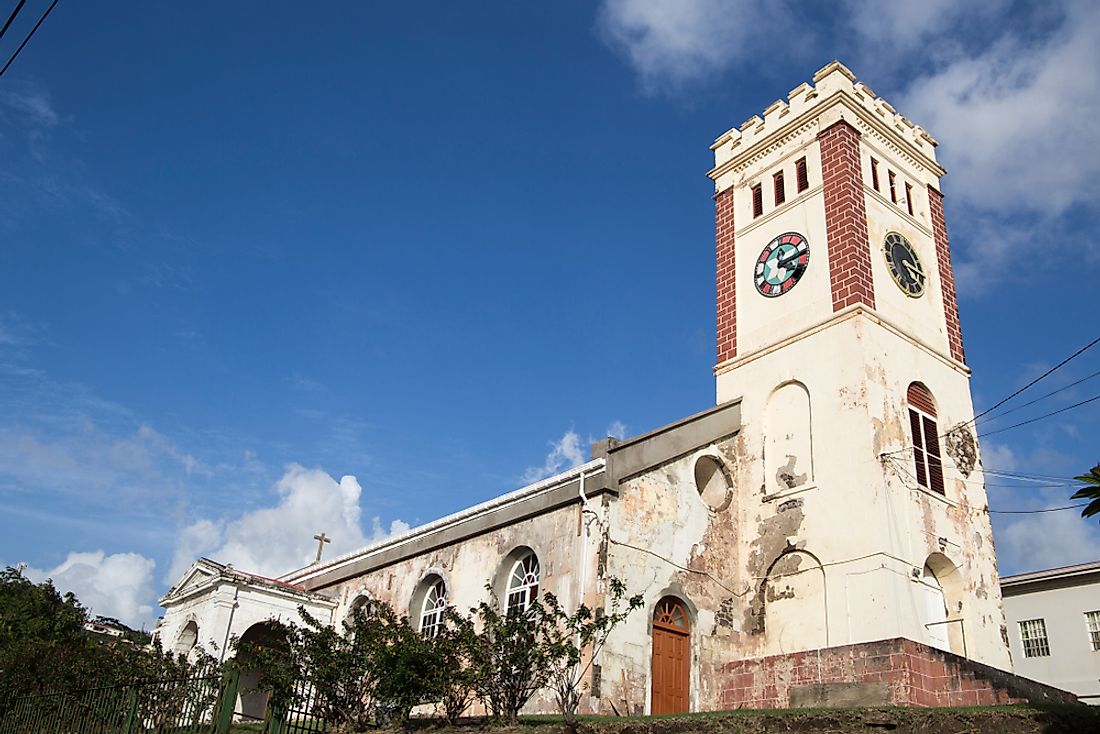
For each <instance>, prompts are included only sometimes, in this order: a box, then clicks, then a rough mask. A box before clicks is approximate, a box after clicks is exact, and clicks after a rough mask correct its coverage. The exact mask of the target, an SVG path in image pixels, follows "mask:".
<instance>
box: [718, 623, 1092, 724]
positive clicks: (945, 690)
mask: <svg viewBox="0 0 1100 734" xmlns="http://www.w3.org/2000/svg"><path fill="white" fill-rule="evenodd" d="M722 674H723V680H724V684H723V687H722V694H721V708H723V709H737V708H797V707H807V706H888V705H892V706H982V705H992V704H1003V703H1075V702H1076V701H1077V697H1076V696H1074V695H1073V694H1072V693H1068V692H1067V691H1063V690H1060V689H1058V688H1053V687H1051V686H1048V685H1044V684H1042V683H1037V682H1035V681H1033V680H1029V679H1027V678H1021V677H1020V676H1018V675H1013V674H1012V673H1008V672H1005V671H1003V670H998V669H997V668H993V667H990V666H988V665H983V664H981V663H976V662H974V661H973V660H968V659H966V658H963V657H960V656H958V655H953V654H951V653H949V652H944V651H942V650H937V649H936V648H933V647H929V646H927V645H922V644H920V643H918V642H913V641H912V640H906V639H903V638H900V637H899V638H894V639H890V640H879V641H877V642H865V643H861V644H858V645H844V646H842V647H828V648H823V649H820V650H807V651H805V652H797V653H791V654H788V655H774V656H771V657H766V658H757V659H752V660H738V661H736V662H732V663H728V664H726V665H725V666H723V667H722Z"/></svg>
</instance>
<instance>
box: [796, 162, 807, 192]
mask: <svg viewBox="0 0 1100 734" xmlns="http://www.w3.org/2000/svg"><path fill="white" fill-rule="evenodd" d="M794 171H795V176H796V178H797V179H798V193H800V194H801V193H802V192H803V191H805V190H806V189H808V188H810V175H809V173H808V172H807V171H806V159H805V158H799V159H798V160H797V161H795V164H794Z"/></svg>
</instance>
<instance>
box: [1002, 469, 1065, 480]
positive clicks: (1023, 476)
mask: <svg viewBox="0 0 1100 734" xmlns="http://www.w3.org/2000/svg"><path fill="white" fill-rule="evenodd" d="M982 471H984V472H985V473H986V474H992V475H994V476H998V477H1005V478H1006V479H1019V480H1021V481H1023V480H1027V481H1032V482H1038V481H1044V480H1045V481H1058V482H1072V481H1074V480H1073V477H1059V476H1055V475H1053V474H1029V473H1028V472H1017V471H1005V470H1004V469H990V468H988V467H982Z"/></svg>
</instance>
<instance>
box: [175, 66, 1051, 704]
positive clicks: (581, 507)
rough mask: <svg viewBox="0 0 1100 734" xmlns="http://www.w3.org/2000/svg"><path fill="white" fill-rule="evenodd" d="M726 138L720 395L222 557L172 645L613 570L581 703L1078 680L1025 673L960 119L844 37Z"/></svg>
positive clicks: (185, 589)
mask: <svg viewBox="0 0 1100 734" xmlns="http://www.w3.org/2000/svg"><path fill="white" fill-rule="evenodd" d="M711 149H712V150H713V151H714V168H713V169H711V171H710V172H709V173H708V176H709V177H710V178H711V179H712V180H713V181H714V202H715V211H716V275H717V317H718V318H717V347H718V349H717V363H716V364H715V365H714V376H715V406H714V407H712V408H710V409H708V410H705V411H703V412H701V413H698V414H695V415H691V416H688V417H686V418H684V419H682V420H679V421H677V422H675V423H672V424H670V425H666V426H662V427H660V428H657V429H655V430H653V431H650V432H648V433H645V434H642V435H639V436H635V437H633V438H629V439H626V440H616V439H611V438H609V439H606V440H603V441H600V442H598V443H596V444H594V445H593V447H592V458H591V460H590V461H589V462H587V463H585V464H582V465H580V466H577V467H574V468H572V469H570V470H568V471H565V472H562V473H560V474H558V475H556V476H552V477H549V478H548V479H545V480H542V481H540V482H537V483H535V484H532V485H529V486H526V487H523V488H520V489H517V490H516V491H514V492H511V493H510V494H506V495H503V496H501V497H498V498H496V499H493V500H491V501H489V502H485V503H483V504H480V505H477V506H475V507H471V508H469V509H467V510H463V511H461V512H458V513H456V514H453V515H450V516H447V517H444V518H441V519H439V520H436V521H434V522H431V523H428V524H427V525H423V526H421V527H418V528H414V529H412V530H410V531H409V532H407V533H404V534H403V535H400V536H398V537H393V538H390V539H387V540H385V541H383V542H380V543H376V544H374V545H370V546H368V547H366V548H362V549H361V550H358V551H355V552H353V553H349V554H346V555H343V556H340V557H337V558H333V559H331V560H324V561H321V562H318V563H315V564H312V565H310V566H307V567H305V568H301V569H298V570H296V571H292V572H290V573H288V574H286V575H285V576H283V577H281V578H279V579H277V580H270V579H261V578H259V577H255V576H250V575H248V574H242V573H241V572H239V571H235V570H233V569H231V568H227V567H226V566H222V565H221V564H216V563H214V562H212V561H207V560H205V559H203V560H199V561H198V562H197V563H196V564H195V565H194V566H193V567H192V568H191V570H190V571H188V573H187V574H186V575H185V576H184V578H183V579H181V581H180V583H178V584H177V585H176V586H175V587H174V588H173V589H172V590H171V591H169V593H168V594H167V595H166V596H165V597H164V599H163V600H162V601H161V603H162V605H163V606H164V607H165V609H166V613H165V616H164V619H163V622H162V623H161V625H160V626H159V628H158V631H157V634H158V635H159V637H160V639H161V640H162V642H163V644H164V645H165V647H166V648H170V649H177V650H180V651H186V650H189V649H190V648H191V646H193V645H195V644H196V642H205V641H208V640H209V641H216V643H217V645H219V646H221V645H224V641H225V640H226V639H228V638H229V636H230V635H234V636H241V635H244V634H246V633H248V631H249V629H251V628H252V627H254V626H255V625H257V624H260V623H262V621H263V620H264V619H269V618H272V617H277V618H282V619H285V620H293V619H295V618H296V615H295V613H294V610H295V608H296V607H297V605H298V604H304V605H305V606H306V607H307V608H308V609H309V610H310V611H311V612H312V613H313V614H315V615H317V616H321V617H322V618H324V619H331V620H332V621H333V622H334V623H339V622H340V621H341V620H342V619H344V618H345V617H346V615H347V614H348V613H349V611H350V610H351V609H352V608H353V607H354V606H355V605H356V604H357V603H361V600H362V599H364V598H366V597H373V598H378V599H382V600H384V601H386V602H388V603H390V604H391V605H393V606H394V607H395V608H396V609H398V610H399V611H401V612H403V613H407V614H408V615H409V617H410V619H411V620H412V621H413V623H414V624H416V625H418V626H419V627H420V628H421V630H423V631H424V632H426V633H428V634H430V633H431V632H432V631H433V630H434V629H435V627H436V626H437V625H439V624H441V618H442V610H443V609H444V608H446V607H448V606H453V607H455V608H457V609H459V610H463V611H464V610H466V609H468V608H470V607H473V606H475V605H476V604H477V603H478V602H480V601H481V600H482V599H483V598H484V597H485V595H486V593H487V591H486V588H485V587H486V583H488V584H490V585H491V588H492V594H494V595H495V596H496V597H497V599H498V600H499V603H500V604H501V605H502V606H504V607H524V606H526V605H528V604H530V603H531V602H532V600H534V599H536V598H537V597H538V596H539V595H540V594H543V593H545V592H547V591H552V592H553V593H554V594H555V595H556V596H557V597H558V598H559V599H560V600H561V601H562V602H563V604H564V605H565V606H566V607H567V608H575V606H576V605H578V604H580V603H584V604H587V605H588V606H589V607H591V608H597V609H598V608H600V607H602V606H603V605H604V604H605V603H606V593H607V579H609V578H611V577H617V578H619V579H621V580H623V581H624V582H625V584H626V588H627V591H628V593H629V594H634V593H642V594H643V595H644V598H645V605H644V607H643V608H642V609H641V610H639V611H636V612H634V613H633V614H632V615H631V616H630V617H629V618H628V619H627V621H626V622H625V623H624V624H623V625H622V626H620V627H619V628H617V629H616V630H615V631H614V632H613V634H612V636H611V638H610V639H609V641H608V643H607V645H606V647H605V648H604V649H603V651H602V652H601V653H600V655H599V659H598V660H596V661H595V665H594V666H593V668H592V675H591V679H590V680H588V681H587V684H588V690H587V694H588V695H587V696H586V698H585V699H584V702H583V705H582V708H583V709H584V710H585V711H589V712H596V713H608V714H610V713H620V714H628V713H629V714H646V713H653V714H657V713H674V712H685V711H708V710H718V709H732V708H739V707H786V706H799V705H826V704H830V703H836V702H838V701H841V702H843V701H849V702H858V703H865V704H897V705H967V704H978V703H998V702H1008V701H1018V700H1025V699H1030V700H1044V699H1048V698H1050V697H1055V698H1056V697H1057V695H1058V694H1059V692H1058V691H1055V690H1054V689H1049V688H1044V687H1043V686H1039V685H1038V684H1033V683H1031V682H1030V681H1026V680H1024V679H1021V678H1017V677H1015V676H1013V675H1012V674H1011V667H1012V662H1011V659H1010V656H1009V647H1008V639H1007V634H1006V628H1005V617H1004V612H1003V610H1002V605H1001V594H1000V586H999V582H998V575H997V564H996V557H995V553H994V546H993V534H992V529H991V526H990V519H989V512H988V504H987V499H986V493H985V483H984V482H985V480H984V476H983V473H982V466H981V461H980V458H979V453H978V446H977V439H976V436H975V432H974V428H973V419H974V409H973V405H972V401H971V395H970V369H969V368H968V367H967V364H966V360H965V354H964V351H963V340H962V332H961V330H960V325H959V315H958V306H957V302H956V294H955V282H954V276H953V273H952V267H951V252H950V247H949V244H948V238H947V229H946V227H945V223H944V213H943V194H941V193H940V179H941V177H942V176H943V175H944V174H945V171H944V169H943V168H942V167H941V166H940V165H939V164H938V163H937V162H936V141H935V140H934V139H933V138H932V136H931V135H929V133H927V132H926V131H925V130H923V129H922V128H921V127H919V126H918V125H916V124H915V123H913V122H911V121H910V120H908V119H906V118H905V117H903V116H902V115H901V114H899V113H898V112H897V111H895V110H894V108H893V107H891V106H890V104H889V103H888V102H886V101H885V100H883V99H881V98H879V97H877V96H876V95H875V94H874V92H872V91H871V89H870V88H869V87H868V86H867V85H866V84H863V83H861V82H858V81H856V79H855V77H854V75H853V74H852V72H851V71H849V70H848V69H847V68H846V67H845V66H843V65H842V64H841V63H839V62H835V61H834V62H832V63H830V64H828V65H827V66H825V67H824V68H823V69H821V70H820V71H818V72H817V73H816V74H815V75H814V77H813V84H807V83H804V84H801V85H799V86H798V87H796V88H794V89H793V90H791V91H790V92H789V93H788V94H787V95H786V98H785V99H780V100H776V101H775V102H773V103H771V104H770V105H768V106H767V107H766V108H765V109H764V110H763V113H762V114H761V115H753V116H752V117H750V118H749V119H748V120H747V121H745V122H744V123H742V124H741V125H740V126H739V127H737V128H734V129H731V130H729V131H728V132H725V133H723V134H722V135H720V136H719V137H718V139H717V140H716V141H715V142H714V143H713V145H711ZM223 649H224V648H223ZM528 708H529V710H530V711H532V712H534V711H553V710H554V706H553V701H552V699H551V698H550V697H549V696H548V695H545V696H542V697H536V699H534V700H533V701H532V702H531V704H530V705H529V707H528Z"/></svg>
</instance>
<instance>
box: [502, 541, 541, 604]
mask: <svg viewBox="0 0 1100 734" xmlns="http://www.w3.org/2000/svg"><path fill="white" fill-rule="evenodd" d="M539 576H540V569H539V559H538V556H536V555H535V554H534V553H528V554H527V555H525V556H523V557H522V558H520V559H519V560H518V561H516V563H515V565H513V566H512V573H511V574H509V576H508V596H507V599H508V603H507V609H508V612H509V613H511V612H526V611H527V609H528V608H529V607H530V606H531V604H533V603H534V601H535V599H536V598H537V597H538V595H539Z"/></svg>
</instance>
